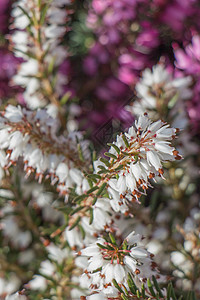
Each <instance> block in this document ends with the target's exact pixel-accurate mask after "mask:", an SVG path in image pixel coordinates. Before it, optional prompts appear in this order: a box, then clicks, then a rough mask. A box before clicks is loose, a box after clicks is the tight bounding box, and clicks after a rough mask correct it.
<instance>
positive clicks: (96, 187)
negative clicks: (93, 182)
mask: <svg viewBox="0 0 200 300" xmlns="http://www.w3.org/2000/svg"><path fill="white" fill-rule="evenodd" d="M98 189H99V187H98V186H93V187H92V188H91V189H89V190H88V191H87V195H89V194H91V193H93V192H94V191H96V190H98Z"/></svg>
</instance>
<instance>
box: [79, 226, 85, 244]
mask: <svg viewBox="0 0 200 300" xmlns="http://www.w3.org/2000/svg"><path fill="white" fill-rule="evenodd" d="M78 228H79V230H80V232H81V235H82V238H83V240H84V239H85V230H84V229H83V226H81V225H80V224H78Z"/></svg>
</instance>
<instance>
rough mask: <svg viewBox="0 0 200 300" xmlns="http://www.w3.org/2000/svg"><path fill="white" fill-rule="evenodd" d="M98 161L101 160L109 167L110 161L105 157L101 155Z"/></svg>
mask: <svg viewBox="0 0 200 300" xmlns="http://www.w3.org/2000/svg"><path fill="white" fill-rule="evenodd" d="M100 161H101V162H103V163H104V164H105V165H106V166H107V167H110V163H109V161H108V160H107V159H106V158H104V157H101V158H100ZM98 168H100V166H98Z"/></svg>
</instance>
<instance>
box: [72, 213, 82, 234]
mask: <svg viewBox="0 0 200 300" xmlns="http://www.w3.org/2000/svg"><path fill="white" fill-rule="evenodd" d="M80 220H81V217H80V216H78V218H77V219H76V220H75V221H74V223H73V224H72V225H71V226H70V228H69V231H70V230H72V229H74V228H75V227H76V226H77V225H78V223H79V222H80Z"/></svg>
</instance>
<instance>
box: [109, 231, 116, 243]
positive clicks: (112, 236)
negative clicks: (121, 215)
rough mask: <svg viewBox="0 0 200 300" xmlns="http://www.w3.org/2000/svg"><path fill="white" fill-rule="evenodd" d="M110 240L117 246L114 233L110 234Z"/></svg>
mask: <svg viewBox="0 0 200 300" xmlns="http://www.w3.org/2000/svg"><path fill="white" fill-rule="evenodd" d="M109 238H110V240H111V242H112V244H114V245H117V243H116V240H115V237H114V235H113V234H112V233H109Z"/></svg>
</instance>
